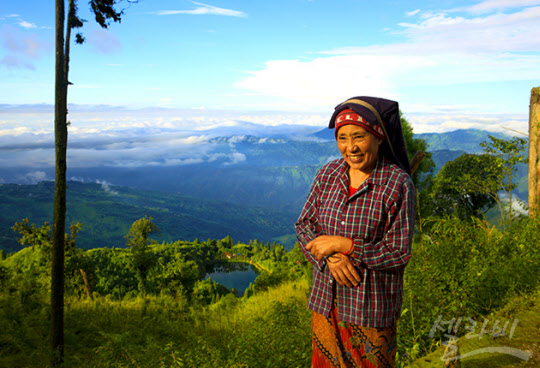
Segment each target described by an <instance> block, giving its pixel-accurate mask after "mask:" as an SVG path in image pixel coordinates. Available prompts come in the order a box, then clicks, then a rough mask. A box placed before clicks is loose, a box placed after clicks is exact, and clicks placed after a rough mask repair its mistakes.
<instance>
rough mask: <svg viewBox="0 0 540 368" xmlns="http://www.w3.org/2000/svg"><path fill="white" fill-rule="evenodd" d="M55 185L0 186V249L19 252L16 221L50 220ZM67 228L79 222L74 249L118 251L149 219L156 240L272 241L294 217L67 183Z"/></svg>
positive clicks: (287, 228)
mask: <svg viewBox="0 0 540 368" xmlns="http://www.w3.org/2000/svg"><path fill="white" fill-rule="evenodd" d="M53 196H54V183H52V182H41V183H39V184H36V185H17V184H3V185H0V203H1V204H2V211H1V213H0V249H4V250H6V251H9V252H11V251H15V250H18V249H20V246H19V245H18V243H17V242H16V239H17V236H18V234H16V233H15V232H14V231H13V230H12V229H11V228H12V226H13V225H14V224H15V222H20V221H21V220H22V219H24V218H29V219H30V223H35V224H36V225H37V226H41V225H43V223H44V222H49V223H51V222H52V213H53V212H52V204H53ZM67 208H68V210H67V215H66V225H67V226H69V225H71V224H72V223H76V222H80V223H83V229H82V230H81V232H80V233H79V237H78V240H77V246H78V247H79V248H83V249H91V248H96V247H113V246H114V247H123V246H124V245H125V239H124V236H125V235H126V234H127V232H128V231H129V229H130V227H131V225H132V224H133V222H134V221H136V220H138V219H140V218H142V217H144V216H148V217H152V218H153V219H154V223H155V224H156V225H157V226H158V227H159V229H160V232H161V236H160V238H159V241H174V240H177V239H185V240H194V239H196V238H198V239H201V240H206V239H209V238H212V239H220V238H223V237H225V236H227V235H230V236H231V237H232V238H233V239H234V240H235V241H242V242H248V241H249V240H251V239H258V240H260V241H272V240H273V238H276V237H280V236H283V235H286V234H291V233H294V228H293V224H294V221H295V219H296V217H297V216H298V214H297V213H292V212H287V211H285V210H283V211H279V210H273V209H268V208H257V207H251V206H250V207H243V206H240V205H235V204H231V203H226V202H218V201H210V200H204V199H199V198H193V197H187V196H182V195H180V194H176V193H164V192H155V191H145V190H139V189H133V188H126V187H117V186H105V185H100V184H89V183H81V182H69V183H68V191H67Z"/></svg>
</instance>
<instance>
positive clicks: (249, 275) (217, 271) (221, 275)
mask: <svg viewBox="0 0 540 368" xmlns="http://www.w3.org/2000/svg"><path fill="white" fill-rule="evenodd" d="M257 276H258V274H257V272H256V268H255V267H254V266H252V265H250V264H248V263H243V262H226V263H216V264H214V265H213V266H212V267H211V268H210V267H209V268H208V270H207V273H206V276H205V277H204V279H205V280H206V279H208V278H211V279H212V280H213V281H215V282H217V283H219V284H221V285H223V286H225V287H226V288H228V289H232V288H235V289H236V291H237V292H238V293H239V294H240V295H243V294H244V291H246V289H247V287H248V286H249V283H250V282H253V281H254V280H255V278H256V277H257Z"/></svg>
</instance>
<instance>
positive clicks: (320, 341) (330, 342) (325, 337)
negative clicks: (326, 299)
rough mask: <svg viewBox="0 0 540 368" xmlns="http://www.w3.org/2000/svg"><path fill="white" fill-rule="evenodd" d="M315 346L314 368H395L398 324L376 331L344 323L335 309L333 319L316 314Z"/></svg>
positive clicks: (331, 314)
mask: <svg viewBox="0 0 540 368" xmlns="http://www.w3.org/2000/svg"><path fill="white" fill-rule="evenodd" d="M312 345H313V355H312V358H311V367H312V368H327V367H335V368H344V367H346V368H353V367H362V368H394V367H395V357H396V351H397V337H396V325H395V324H394V325H393V326H391V327H385V328H375V327H362V326H357V325H353V324H351V323H347V322H340V321H339V320H338V315H337V309H336V308H335V306H334V308H332V310H331V312H330V316H329V317H325V316H323V315H321V314H318V313H316V312H313V317H312Z"/></svg>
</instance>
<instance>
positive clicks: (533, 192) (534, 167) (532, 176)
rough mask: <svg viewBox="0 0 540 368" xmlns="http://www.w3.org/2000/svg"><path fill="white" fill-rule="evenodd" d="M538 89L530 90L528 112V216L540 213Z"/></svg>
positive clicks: (539, 102)
mask: <svg viewBox="0 0 540 368" xmlns="http://www.w3.org/2000/svg"><path fill="white" fill-rule="evenodd" d="M539 155H540V87H536V88H533V89H532V90H531V105H530V110H529V216H530V217H537V216H538V215H539V211H540V156H539Z"/></svg>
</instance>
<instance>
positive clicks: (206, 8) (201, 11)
mask: <svg viewBox="0 0 540 368" xmlns="http://www.w3.org/2000/svg"><path fill="white" fill-rule="evenodd" d="M192 3H193V4H195V5H198V6H199V7H197V8H195V9H193V10H162V11H159V12H157V14H158V15H175V14H190V15H208V14H211V15H223V16H228V17H240V18H245V17H247V14H246V13H244V12H242V11H238V10H231V9H224V8H218V7H216V6H213V5H208V4H203V3H197V2H195V1H192Z"/></svg>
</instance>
